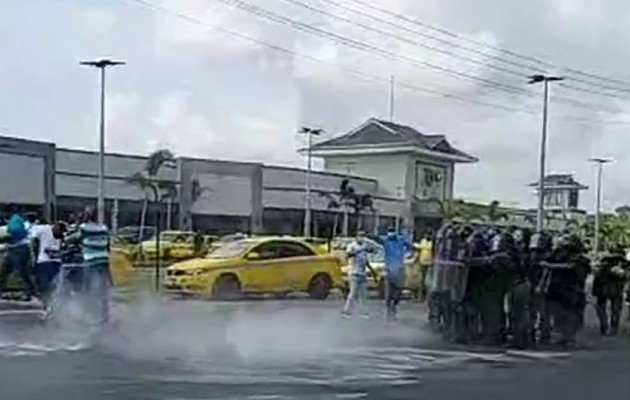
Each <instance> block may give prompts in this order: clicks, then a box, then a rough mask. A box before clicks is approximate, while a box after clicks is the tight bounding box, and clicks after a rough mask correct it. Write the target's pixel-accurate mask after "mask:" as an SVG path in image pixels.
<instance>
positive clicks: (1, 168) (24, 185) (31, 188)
mask: <svg viewBox="0 0 630 400" xmlns="http://www.w3.org/2000/svg"><path fill="white" fill-rule="evenodd" d="M54 171H55V145H54V144H52V143H45V142H37V141H32V140H23V139H17V138H10V137H0V203H14V204H32V205H41V206H42V208H43V210H42V211H43V215H44V217H46V218H47V219H49V218H51V217H52V216H53V215H52V212H53V210H54V200H55V196H54V193H55V181H54Z"/></svg>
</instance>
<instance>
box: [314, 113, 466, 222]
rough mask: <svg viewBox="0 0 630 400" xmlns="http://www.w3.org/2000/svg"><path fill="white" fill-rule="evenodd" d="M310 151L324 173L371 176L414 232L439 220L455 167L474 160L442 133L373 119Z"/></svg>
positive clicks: (317, 145)
mask: <svg viewBox="0 0 630 400" xmlns="http://www.w3.org/2000/svg"><path fill="white" fill-rule="evenodd" d="M312 154H313V155H314V156H317V157H322V158H323V159H324V165H325V170H326V171H331V172H336V173H341V174H352V175H359V176H369V177H372V178H374V179H376V180H377V181H378V182H379V185H380V190H381V191H382V192H383V193H386V194H387V196H391V197H394V198H396V199H398V200H399V201H400V202H401V204H402V207H401V211H400V213H401V216H402V218H403V220H404V224H405V225H406V226H407V227H408V228H411V229H413V230H419V229H423V228H424V227H427V226H435V225H436V224H438V223H439V221H440V220H441V216H442V213H443V207H445V206H447V204H448V203H449V202H450V201H452V199H453V185H454V180H455V165H456V164H458V163H474V162H477V159H476V158H475V157H473V156H471V155H468V154H466V153H464V152H463V151H461V150H458V149H456V148H454V147H453V146H452V145H451V144H450V143H449V142H448V140H447V139H446V137H445V136H444V135H427V134H423V133H420V132H419V131H417V130H415V129H414V128H411V127H409V126H406V125H401V124H395V123H392V122H387V121H381V120H378V119H370V120H368V121H366V122H365V123H364V124H362V125H360V126H359V127H357V128H356V129H354V130H352V131H351V132H349V133H347V134H345V135H341V136H338V137H335V138H333V139H331V140H328V141H325V142H322V143H318V144H316V145H315V146H313V148H312Z"/></svg>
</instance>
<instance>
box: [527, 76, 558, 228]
mask: <svg viewBox="0 0 630 400" xmlns="http://www.w3.org/2000/svg"><path fill="white" fill-rule="evenodd" d="M561 80H564V78H563V77H560V76H549V75H542V74H537V75H532V76H530V77H529V82H528V83H529V84H534V83H540V82H542V83H543V87H544V93H543V121H542V137H541V140H540V161H539V163H540V165H539V171H538V212H537V213H536V231H538V232H542V230H543V229H544V226H545V163H546V157H547V154H546V153H547V125H548V124H547V119H548V108H549V82H557V81H561Z"/></svg>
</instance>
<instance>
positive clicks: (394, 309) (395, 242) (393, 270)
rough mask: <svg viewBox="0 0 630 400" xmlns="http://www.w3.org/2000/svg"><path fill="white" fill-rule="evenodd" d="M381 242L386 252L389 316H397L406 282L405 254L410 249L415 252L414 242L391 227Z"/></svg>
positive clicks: (386, 287) (386, 289)
mask: <svg viewBox="0 0 630 400" xmlns="http://www.w3.org/2000/svg"><path fill="white" fill-rule="evenodd" d="M381 244H382V245H383V250H384V252H385V282H386V285H385V304H386V307H387V316H388V317H389V318H395V317H396V315H397V313H398V303H399V302H400V297H401V295H402V290H403V286H404V282H405V255H406V254H407V252H409V251H413V252H415V248H414V246H413V243H411V241H410V240H409V239H407V238H406V237H405V236H403V235H401V234H399V233H397V232H396V229H395V228H389V230H388V231H387V235H386V236H385V237H382V238H381Z"/></svg>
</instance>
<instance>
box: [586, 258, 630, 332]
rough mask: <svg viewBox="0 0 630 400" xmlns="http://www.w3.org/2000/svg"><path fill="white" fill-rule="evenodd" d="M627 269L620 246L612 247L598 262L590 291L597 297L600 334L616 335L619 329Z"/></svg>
mask: <svg viewBox="0 0 630 400" xmlns="http://www.w3.org/2000/svg"><path fill="white" fill-rule="evenodd" d="M627 271H628V263H627V261H626V259H625V254H624V253H623V249H620V248H614V249H612V251H610V252H609V253H607V254H605V255H604V256H603V257H602V259H601V261H600V263H599V269H598V271H597V273H596V274H595V280H594V281H593V290H592V293H593V296H595V298H596V299H597V306H596V308H597V317H598V319H599V326H600V328H599V329H600V332H601V334H602V335H616V334H617V332H618V330H619V322H620V319H621V310H622V307H623V290H624V286H625V284H626V280H627ZM608 305H610V314H608Z"/></svg>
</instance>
